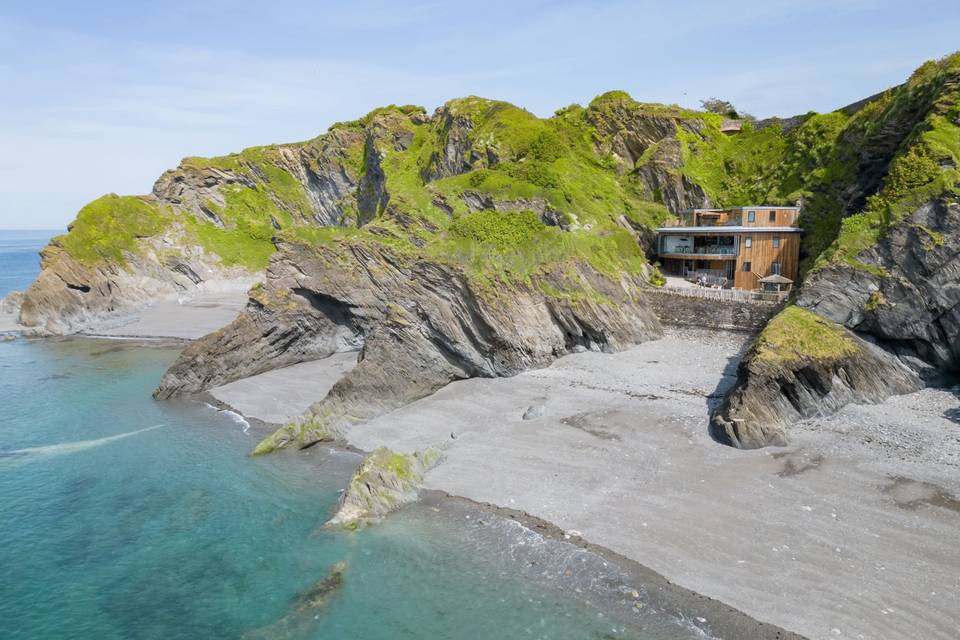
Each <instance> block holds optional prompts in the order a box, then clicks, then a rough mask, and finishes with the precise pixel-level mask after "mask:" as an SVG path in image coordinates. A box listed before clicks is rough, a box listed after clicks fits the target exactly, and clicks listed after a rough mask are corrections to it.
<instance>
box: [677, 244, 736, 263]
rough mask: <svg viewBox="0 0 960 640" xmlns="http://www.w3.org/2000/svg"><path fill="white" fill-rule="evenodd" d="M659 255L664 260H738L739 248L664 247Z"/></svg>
mask: <svg viewBox="0 0 960 640" xmlns="http://www.w3.org/2000/svg"><path fill="white" fill-rule="evenodd" d="M659 255H660V256H661V257H663V258H686V259H688V260H690V259H694V260H736V259H737V247H710V246H706V247H683V246H672V247H662V248H661V249H660V251H659Z"/></svg>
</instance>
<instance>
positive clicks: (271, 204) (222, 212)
mask: <svg viewBox="0 0 960 640" xmlns="http://www.w3.org/2000/svg"><path fill="white" fill-rule="evenodd" d="M362 144H363V137H362V135H361V134H359V133H358V132H357V131H355V130H352V129H343V130H336V131H332V132H331V133H330V134H328V135H327V136H323V137H322V138H318V139H317V140H314V141H310V142H307V143H303V144H300V145H288V146H278V147H269V148H256V149H251V150H247V151H244V152H243V153H240V154H235V155H233V156H225V157H222V158H210V159H203V158H187V159H185V160H184V161H183V162H182V163H181V164H180V166H179V167H178V168H177V169H175V170H172V171H167V172H166V173H164V174H163V175H162V176H161V177H160V178H159V179H158V180H157V182H156V183H155V185H154V187H153V190H152V193H151V194H150V195H147V196H140V197H121V196H115V195H109V196H105V197H103V198H101V199H99V200H96V201H94V202H93V203H91V204H90V205H88V206H87V207H85V208H84V209H83V210H81V212H80V213H79V215H78V217H77V220H76V221H75V222H74V223H73V224H72V225H71V227H70V229H69V232H68V234H67V235H65V236H58V237H56V238H54V239H53V240H52V241H51V242H50V244H49V245H48V246H47V247H46V248H45V249H44V250H43V251H42V253H41V273H40V275H39V276H38V278H37V280H36V281H35V282H34V283H33V285H31V287H30V288H29V289H28V290H27V291H26V292H25V294H24V299H23V305H22V310H21V315H20V322H21V323H22V324H23V325H25V326H27V327H29V328H30V330H31V331H32V332H34V333H37V334H67V333H74V332H77V331H83V330H87V329H90V328H92V327H95V326H98V325H99V324H101V323H103V322H104V321H109V319H111V318H114V317H116V316H118V315H121V314H123V313H128V312H131V311H134V310H136V309H139V308H142V307H144V306H148V305H149V304H151V303H153V302H156V301H157V300H158V299H164V298H173V297H182V296H187V297H189V296H192V295H196V294H199V293H202V292H203V291H204V290H214V291H217V290H224V289H246V288H247V287H249V286H250V285H251V284H252V283H253V282H254V281H255V280H256V279H257V277H258V275H259V273H260V272H261V271H262V269H263V267H264V266H265V259H264V258H265V257H266V256H268V255H269V253H272V251H273V247H272V245H271V244H270V236H271V234H272V233H274V232H276V231H279V230H280V229H281V228H283V227H287V226H304V225H309V226H315V225H338V224H341V223H342V222H343V221H344V211H345V209H347V208H349V207H350V206H352V205H351V204H350V198H352V197H353V194H354V191H355V189H356V186H357V182H358V176H356V175H355V169H353V168H351V167H350V161H351V154H353V155H356V154H355V152H354V151H353V149H354V148H355V147H357V146H358V145H362Z"/></svg>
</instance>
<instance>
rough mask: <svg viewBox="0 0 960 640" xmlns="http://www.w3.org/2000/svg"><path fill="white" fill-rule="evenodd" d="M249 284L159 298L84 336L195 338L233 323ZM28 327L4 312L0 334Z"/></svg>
mask: <svg viewBox="0 0 960 640" xmlns="http://www.w3.org/2000/svg"><path fill="white" fill-rule="evenodd" d="M249 286H250V282H248V281H246V280H242V281H237V282H236V283H231V284H230V285H229V286H225V287H223V288H222V289H219V290H211V291H202V290H201V291H198V292H196V293H195V295H194V296H193V297H191V298H189V299H185V300H182V301H178V300H176V299H164V300H159V301H157V302H156V303H155V304H153V305H151V306H149V307H146V308H144V309H141V310H139V311H135V312H132V313H129V314H123V315H118V316H117V317H114V318H110V319H109V320H104V321H102V322H101V323H100V324H99V325H98V326H96V327H95V328H94V329H91V330H87V331H84V332H82V333H81V334H80V335H86V336H91V337H104V338H143V339H156V338H173V339H177V340H195V339H197V338H199V337H201V336H204V335H206V334H208V333H210V332H212V331H216V330H217V329H219V328H221V327H223V326H225V325H227V324H230V322H231V321H232V320H233V319H234V318H236V317H237V314H238V313H239V312H240V310H241V309H243V307H244V306H245V305H246V304H247V289H249ZM25 329H27V327H24V326H23V325H21V324H19V323H18V322H17V314H15V313H9V312H6V311H0V333H17V332H21V331H24V330H25Z"/></svg>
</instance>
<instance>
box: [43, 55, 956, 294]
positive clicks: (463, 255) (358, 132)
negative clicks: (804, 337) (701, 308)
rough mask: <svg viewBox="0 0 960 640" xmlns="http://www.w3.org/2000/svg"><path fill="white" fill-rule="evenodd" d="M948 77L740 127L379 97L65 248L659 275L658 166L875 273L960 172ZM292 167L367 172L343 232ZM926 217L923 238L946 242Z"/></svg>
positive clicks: (64, 241) (619, 107)
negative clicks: (384, 252)
mask: <svg viewBox="0 0 960 640" xmlns="http://www.w3.org/2000/svg"><path fill="white" fill-rule="evenodd" d="M958 76H960V54H955V55H953V56H950V57H947V58H944V59H943V60H939V61H933V62H930V63H927V64H925V65H923V66H922V67H921V68H920V69H918V70H917V71H916V73H914V75H913V76H912V77H911V78H910V80H909V81H908V82H907V83H906V84H905V85H903V86H901V87H898V88H896V89H893V90H890V91H888V92H887V93H886V94H884V95H882V96H881V97H879V98H877V99H875V100H873V101H872V102H870V103H869V104H867V105H865V106H863V107H862V108H861V109H860V110H859V111H856V112H855V113H853V112H839V111H838V112H834V113H829V114H807V115H806V116H803V117H802V118H797V119H789V120H781V121H776V122H773V123H772V124H770V123H766V124H764V126H759V125H757V126H753V125H749V126H744V127H743V129H742V130H741V131H740V133H738V134H736V135H725V134H723V133H721V131H720V126H721V124H722V122H723V120H724V118H725V117H727V116H729V115H731V113H730V112H731V111H733V110H734V109H733V107H732V105H729V104H728V103H723V101H709V102H708V103H705V104H706V105H707V106H708V107H709V108H710V109H712V110H713V111H717V112H719V113H713V112H709V111H708V112H703V111H694V110H690V109H685V108H683V107H679V106H677V105H656V104H646V103H641V102H637V101H635V100H633V99H632V98H631V97H630V96H629V95H628V94H627V93H626V92H623V91H611V92H607V93H605V94H602V95H600V96H598V97H597V98H595V99H594V100H593V101H591V102H590V104H589V105H588V106H587V107H582V106H580V105H570V106H568V107H565V108H563V109H559V110H557V112H556V113H555V114H554V115H553V116H552V117H550V118H538V117H537V116H535V115H534V114H532V113H530V112H528V111H526V110H524V109H521V108H519V107H516V106H514V105H511V104H508V103H505V102H499V101H494V100H487V99H484V98H479V97H475V96H471V97H467V98H462V99H458V100H452V101H450V102H449V103H447V104H446V105H445V106H444V108H443V110H442V111H441V117H437V118H427V117H426V113H425V111H424V110H423V108H422V107H418V106H414V105H402V106H397V105H389V106H387V107H383V108H380V109H375V110H374V111H371V112H370V113H369V114H367V115H366V116H364V117H363V118H360V119H358V120H354V121H350V122H345V123H337V124H335V125H333V126H332V127H331V128H330V130H329V132H328V134H326V135H324V136H320V137H318V138H316V139H313V140H309V141H306V142H303V143H297V144H292V145H282V146H277V145H271V146H264V147H254V148H251V149H246V150H244V151H242V152H240V153H236V154H230V155H227V156H222V157H218V158H187V159H185V160H184V161H183V163H182V165H181V166H180V167H179V168H178V169H177V170H176V171H175V172H173V174H172V176H168V177H169V178H170V179H177V180H182V181H185V182H186V183H187V184H188V185H191V187H190V188H199V189H210V194H209V195H208V196H205V197H208V198H209V200H211V201H209V202H205V203H203V206H202V208H203V210H204V211H203V212H201V211H198V210H196V209H193V208H191V207H193V206H194V205H193V204H187V203H185V204H183V205H170V206H167V205H160V204H158V202H160V201H159V200H155V199H151V198H130V197H124V198H121V197H118V196H107V197H105V198H101V199H100V200H97V201H95V202H93V203H91V204H90V205H88V206H87V207H85V208H84V209H83V210H82V211H81V212H80V214H79V215H78V218H77V221H76V223H75V224H74V226H73V229H72V230H71V232H70V233H69V234H67V235H66V236H63V237H61V239H60V246H61V247H63V250H64V251H65V252H67V253H68V254H70V255H72V256H74V257H76V258H77V259H78V260H80V261H81V262H84V263H85V264H94V263H96V262H98V261H107V262H116V263H120V264H122V263H123V262H124V261H125V260H126V256H129V255H130V254H131V253H136V252H139V251H141V250H142V243H141V242H139V241H138V238H141V237H147V236H154V235H157V234H159V233H162V232H164V231H166V230H170V233H171V234H172V235H171V238H172V239H174V240H176V241H178V242H181V243H183V244H190V243H196V244H199V245H200V246H202V247H203V248H204V249H205V250H206V251H208V252H211V253H214V254H216V255H217V256H219V257H220V259H221V260H222V262H223V264H225V265H228V266H230V265H236V266H240V267H243V268H246V269H248V270H252V271H255V270H259V269H263V268H264V267H265V266H266V264H267V262H268V260H269V258H270V256H271V255H272V253H273V252H274V251H275V248H274V241H275V239H276V238H281V239H283V240H285V241H288V242H296V243H302V244H309V245H323V246H327V247H333V248H334V249H335V250H341V248H344V249H345V248H347V247H350V246H352V245H356V244H357V243H363V244H368V245H372V244H376V245H380V246H386V247H388V248H389V249H390V250H391V251H393V252H394V253H395V254H397V255H402V256H405V257H409V258H426V259H431V260H435V261H439V262H445V263H450V264H457V265H460V266H462V267H463V269H464V271H465V273H466V274H467V275H468V277H470V278H472V279H474V280H475V281H476V282H478V283H481V284H484V285H494V284H496V283H504V284H507V285H508V286H514V285H517V284H522V283H527V282H530V280H531V278H533V277H534V276H536V275H538V274H545V273H552V274H556V273H568V274H570V273H573V272H572V271H571V270H570V266H571V265H572V264H574V263H578V264H589V265H591V266H592V267H593V268H594V269H596V270H597V271H598V272H600V273H603V274H607V275H609V276H611V277H614V278H616V277H617V276H619V275H620V274H631V275H639V274H647V276H648V278H649V279H650V281H651V283H653V284H657V283H659V282H660V281H661V279H662V276H661V275H660V274H659V273H658V272H657V271H655V270H652V269H650V268H649V267H648V266H647V264H646V260H645V257H644V256H643V254H642V252H641V250H640V248H639V246H638V243H637V241H636V238H635V237H634V235H633V234H632V233H631V232H630V231H628V230H627V227H633V228H635V229H640V228H655V227H657V226H659V225H661V224H662V223H663V222H664V220H666V219H667V218H668V217H670V215H671V212H669V211H668V210H667V208H666V207H665V206H664V199H665V195H666V194H665V193H664V192H663V191H662V190H661V189H666V188H668V187H666V186H664V183H663V182H661V183H660V184H659V185H648V184H647V183H646V182H644V179H645V178H644V176H645V175H646V174H647V172H649V171H651V170H654V171H658V172H665V173H666V174H667V175H666V176H662V177H663V178H669V177H671V174H672V175H673V176H678V175H679V176H683V177H685V178H686V179H687V181H688V182H692V183H694V184H696V185H699V186H700V187H701V188H702V189H703V190H704V191H705V192H706V193H707V194H708V196H709V197H710V199H711V201H712V202H713V204H714V205H717V206H738V205H747V204H794V203H796V202H797V201H798V200H802V202H803V214H802V219H801V224H802V226H803V227H804V229H805V230H806V233H805V236H804V241H803V242H804V252H805V254H806V255H807V256H808V257H807V259H806V261H805V263H804V264H805V269H811V268H812V269H818V268H821V267H823V266H825V265H828V264H831V263H837V262H839V263H845V264H849V265H853V266H854V267H856V268H859V269H864V270H867V271H869V272H871V273H873V274H875V275H877V276H878V277H884V276H885V275H886V272H885V271H884V270H883V269H882V268H879V267H877V266H872V265H869V264H867V263H866V262H864V261H863V259H862V256H860V254H861V253H862V252H863V250H865V249H867V248H869V247H871V246H873V245H874V244H875V243H876V242H877V241H878V240H879V239H880V238H882V237H883V235H884V234H885V233H886V232H887V231H888V230H889V229H890V227H891V226H892V225H895V224H897V223H898V222H900V221H902V219H903V217H904V216H905V215H907V214H908V213H909V212H910V211H912V210H914V209H915V208H916V207H917V206H918V205H919V204H922V203H923V202H925V201H928V200H930V199H931V198H934V197H936V196H938V195H940V194H942V193H944V192H949V191H953V190H955V189H956V187H955V185H956V184H957V183H958V182H960V171H958V169H957V167H958V166H960V95H958V89H957V77H958ZM891 132H894V133H891ZM663 136H666V137H663ZM891 140H892V142H891ZM641 141H642V142H641ZM641 144H642V145H644V146H638V145H641ZM451 145H454V146H455V147H456V148H457V149H458V151H457V153H456V154H454V155H453V156H451V155H450V152H449V150H450V146H451ZM625 145H626V146H627V147H629V148H630V153H631V154H638V153H639V157H636V156H635V155H634V157H636V161H635V163H634V166H628V165H627V163H625V162H623V158H622V157H620V155H622V150H623V149H624V148H625ZM638 149H639V150H638ZM617 154H620V155H617ZM876 157H879V158H881V159H880V161H879V162H881V163H884V162H885V160H886V159H887V158H891V157H892V160H891V161H890V163H889V166H886V164H882V166H872V165H871V166H870V167H868V169H869V171H867V170H866V169H864V165H863V163H864V158H876ZM655 158H656V159H657V160H656V165H655V166H654V167H651V166H650V165H651V163H652V162H654V159H655ZM664 158H666V159H667V160H668V161H667V162H663V159H664ZM673 160H676V161H677V162H676V165H677V166H674V164H673ZM449 163H453V164H454V165H455V166H452V167H451V165H450V164H449ZM338 165H339V166H338ZM451 168H452V170H451ZM305 171H313V172H316V173H317V174H318V175H319V174H323V173H324V172H327V173H334V174H339V175H341V176H344V177H346V178H347V179H349V180H350V181H352V182H353V183H355V184H356V183H360V184H362V185H363V188H362V189H360V188H355V189H354V190H353V192H350V193H347V194H346V195H343V196H342V198H341V200H340V201H339V202H338V203H337V205H338V206H339V207H340V210H341V212H342V221H341V224H342V225H343V226H341V227H339V228H327V229H321V228H318V226H317V224H316V222H315V219H314V211H313V205H312V202H311V197H310V194H309V193H308V192H307V190H306V189H307V187H306V185H305V184H304V179H303V174H304V172H305ZM368 172H370V173H369V174H368ZM871 172H872V173H871ZM192 185H198V187H192ZM199 185H203V186H202V187H200V186H199ZM478 203H479V204H478ZM477 209H481V210H477ZM487 209H491V210H487ZM493 209H496V210H493ZM535 212H538V213H535ZM544 212H546V213H544ZM673 213H676V212H673ZM850 213H853V215H847V214H850ZM548 216H549V218H548ZM542 219H543V220H547V219H555V220H558V221H559V222H560V227H556V226H548V225H547V224H544V222H542V221H541V220H542ZM561 227H562V228H561ZM923 230H924V231H926V233H925V234H924V237H925V238H926V240H925V243H924V246H926V247H927V248H933V247H936V246H939V245H940V244H942V242H943V238H942V236H940V235H938V234H937V233H935V232H933V231H928V230H925V229H923ZM178 234H179V239H178V238H177V235H178ZM858 256H860V257H859V258H858ZM567 280H569V282H570V286H571V287H573V286H578V285H577V283H576V279H575V278H568V279H567ZM557 294H558V295H566V296H568V297H569V296H570V295H572V293H571V292H569V291H567V292H560V291H558V292H557Z"/></svg>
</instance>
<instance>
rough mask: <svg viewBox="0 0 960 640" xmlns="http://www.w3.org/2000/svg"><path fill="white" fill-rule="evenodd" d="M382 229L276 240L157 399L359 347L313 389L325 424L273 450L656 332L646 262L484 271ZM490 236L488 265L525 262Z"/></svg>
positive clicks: (287, 435) (551, 237) (546, 235)
mask: <svg viewBox="0 0 960 640" xmlns="http://www.w3.org/2000/svg"><path fill="white" fill-rule="evenodd" d="M487 215H489V216H491V217H492V216H496V218H497V222H501V223H506V224H517V223H520V221H522V220H526V222H525V224H527V225H529V227H530V228H531V229H534V231H533V233H532V235H531V237H530V240H529V246H532V245H533V244H541V245H544V246H546V245H548V244H550V243H552V242H557V241H560V240H562V239H563V234H565V233H566V232H563V231H561V230H559V229H557V228H552V227H548V226H546V225H544V224H543V223H541V222H540V221H539V220H538V219H536V218H535V217H534V216H533V215H530V214H527V215H524V214H515V213H497V212H494V213H490V214H487ZM514 218H517V219H519V220H513V219H514ZM456 231H457V229H456V228H455V229H454V230H453V233H456ZM375 238H376V236H372V237H365V236H363V235H358V236H355V237H353V238H351V239H349V240H347V239H342V240H339V241H336V242H332V243H330V244H314V243H309V244H306V243H290V244H281V245H280V246H281V249H280V251H279V252H278V253H277V255H276V256H275V257H274V258H273V260H272V261H271V264H270V268H269V269H268V271H267V278H266V280H265V282H264V284H263V285H262V287H258V288H255V289H254V290H253V292H252V295H251V303H250V305H249V306H248V307H247V309H246V310H245V311H244V312H243V313H241V314H240V316H239V317H238V318H237V319H236V320H235V321H234V322H233V323H232V324H231V325H229V326H227V327H225V328H224V329H222V330H221V331H218V332H216V333H214V334H211V335H209V336H207V337H205V338H202V339H201V340H198V341H196V342H194V343H193V344H191V345H190V346H189V347H188V348H187V349H186V350H185V351H184V352H183V354H182V356H181V357H180V358H179V359H178V361H177V362H176V363H175V364H174V365H173V367H171V369H170V370H169V371H168V373H167V374H166V375H165V376H164V378H163V380H162V381H161V384H160V387H159V389H158V390H157V393H156V395H157V397H160V398H166V397H170V396H172V395H176V394H180V393H185V392H196V391H200V390H203V389H206V388H209V387H211V386H214V385H218V384H223V383H226V382H230V381H231V380H235V379H238V378H241V377H245V376H248V375H251V374H254V373H259V372H261V371H266V370H270V369H273V368H276V367H279V366H284V365H287V364H291V363H293V362H298V361H303V360H308V359H315V358H318V357H322V356H323V355H328V354H330V353H332V352H333V351H335V350H337V349H342V348H347V347H349V346H351V345H355V344H362V351H361V355H360V359H359V362H358V364H357V366H356V367H355V368H354V369H353V370H352V371H351V372H350V373H348V374H347V375H346V376H345V377H344V378H343V379H341V380H340V381H339V382H338V383H336V384H335V385H334V387H333V389H332V390H331V391H330V392H329V394H328V395H327V397H326V398H318V401H320V402H318V404H317V405H315V406H314V408H313V412H314V414H315V415H316V416H317V418H318V419H319V422H317V421H311V422H309V423H307V424H308V425H309V426H308V427H307V428H303V425H302V424H299V423H298V424H297V425H294V426H291V427H287V428H285V429H284V430H282V431H281V432H279V433H278V434H277V435H276V436H275V437H274V438H272V439H271V440H270V445H269V446H268V447H266V448H273V447H278V446H285V445H287V444H290V443H295V444H296V445H297V446H307V445H309V444H312V443H313V442H316V441H317V440H320V439H323V436H324V435H325V434H326V433H328V432H330V431H337V430H338V429H342V428H343V427H345V426H347V425H349V424H350V423H351V422H353V421H355V420H360V419H366V418H370V417H373V416H375V415H379V414H380V413H382V412H384V411H388V410H391V409H393V408H396V407H398V406H402V405H403V404H406V403H408V402H411V401H412V400H415V399H417V398H420V397H423V396H425V395H428V394H430V393H432V392H433V391H435V390H436V389H438V388H440V387H441V386H443V385H445V384H447V383H449V382H450V381H452V380H457V379H462V378H467V377H473V376H487V377H490V376H505V375H513V374H515V373H518V372H520V371H523V370H524V369H528V368H531V367H541V366H545V365H547V364H549V363H550V362H551V361H552V360H553V359H554V358H556V357H558V356H560V355H563V354H564V353H569V352H571V351H573V350H577V349H621V348H623V347H625V346H628V345H631V344H634V343H637V342H641V341H643V340H647V339H650V338H652V337H655V336H657V335H659V332H660V325H659V323H658V321H657V319H656V317H655V316H654V315H653V313H652V311H651V310H650V309H649V308H648V307H647V305H646V304H645V300H644V297H643V292H642V289H643V286H644V284H645V275H644V274H645V271H644V269H643V265H642V264H641V263H638V264H637V265H636V270H635V271H634V272H633V273H630V272H629V271H624V272H623V273H617V272H616V271H614V270H605V269H604V267H603V266H602V264H601V263H597V264H591V258H588V257H584V258H583V260H582V262H577V261H568V260H563V261H559V262H555V263H549V264H546V265H542V266H541V265H538V268H537V270H536V271H534V272H529V273H526V274H523V273H515V274H514V278H513V279H508V278H505V277H501V278H499V279H496V280H487V279H486V274H484V273H483V272H480V273H478V272H476V271H473V270H472V269H471V268H470V267H469V266H465V265H464V264H462V263H457V262H455V261H451V260H450V259H449V258H448V257H446V256H444V257H436V256H433V257H431V256H430V255H429V251H428V252H420V251H404V250H403V249H399V248H397V247H390V246H389V245H385V244H382V243H381V241H380V240H379V239H375ZM525 244H526V243H525ZM483 245H484V243H483V242H482V241H478V242H477V243H476V250H477V251H478V252H479V253H480V254H481V255H484V256H485V258H486V259H489V260H491V261H498V260H499V259H506V260H508V261H509V260H512V259H514V258H519V259H523V252H524V251H526V250H520V251H518V252H517V253H516V254H513V252H512V251H511V255H508V256H504V257H503V258H498V257H497V253H496V251H497V250H496V249H495V248H493V247H490V246H488V247H486V249H484V248H483ZM529 246H528V248H529ZM628 246H629V245H628ZM634 246H635V245H634ZM485 268H486V267H485ZM263 449H264V448H261V452H262V451H263Z"/></svg>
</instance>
